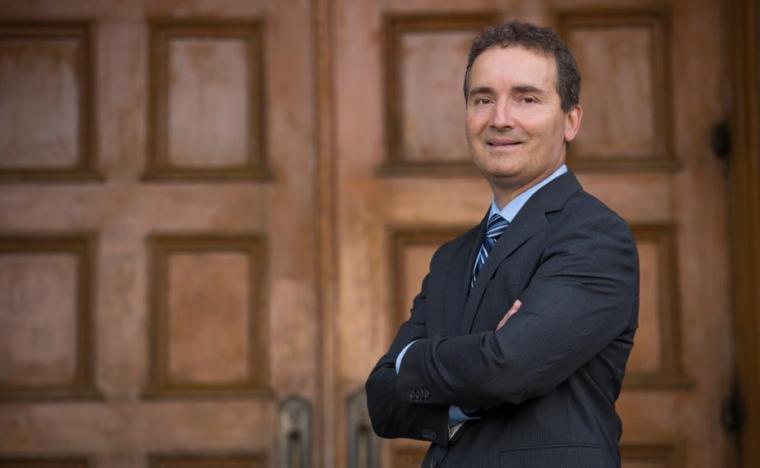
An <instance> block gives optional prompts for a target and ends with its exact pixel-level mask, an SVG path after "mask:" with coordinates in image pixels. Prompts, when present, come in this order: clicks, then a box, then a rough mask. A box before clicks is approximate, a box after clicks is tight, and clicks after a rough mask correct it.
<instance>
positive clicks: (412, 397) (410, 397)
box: [409, 390, 415, 400]
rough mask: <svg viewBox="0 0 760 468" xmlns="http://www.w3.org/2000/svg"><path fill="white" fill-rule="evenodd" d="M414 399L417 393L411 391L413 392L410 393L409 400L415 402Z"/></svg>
mask: <svg viewBox="0 0 760 468" xmlns="http://www.w3.org/2000/svg"><path fill="white" fill-rule="evenodd" d="M414 397H415V393H414V390H411V391H410V392H409V399H410V400H414V399H415V398H414Z"/></svg>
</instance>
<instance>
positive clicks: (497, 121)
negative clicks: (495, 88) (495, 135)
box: [491, 99, 513, 128]
mask: <svg viewBox="0 0 760 468" xmlns="http://www.w3.org/2000/svg"><path fill="white" fill-rule="evenodd" d="M493 112H494V113H493V117H492V118H491V126H492V127H494V128H511V127H512V126H513V120H512V106H511V104H510V102H509V100H508V99H499V100H498V101H497V102H496V105H495V106H494V111H493Z"/></svg>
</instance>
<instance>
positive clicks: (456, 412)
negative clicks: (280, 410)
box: [396, 164, 567, 426]
mask: <svg viewBox="0 0 760 468" xmlns="http://www.w3.org/2000/svg"><path fill="white" fill-rule="evenodd" d="M566 172H567V166H566V165H564V164H563V165H561V166H560V167H559V168H557V170H556V171H554V172H552V174H551V175H550V176H549V177H547V178H545V179H543V180H542V181H541V182H539V183H537V184H536V185H534V186H532V187H531V188H529V189H528V190H526V191H524V192H523V193H521V194H520V195H518V196H516V197H515V198H513V199H512V200H511V201H510V202H509V203H507V205H506V206H505V207H504V208H502V209H499V205H497V204H496V198H494V199H492V200H491V211H490V212H489V213H488V219H491V216H493V215H494V214H496V213H498V214H499V215H500V216H501V217H502V218H504V219H506V220H507V221H508V222H509V223H512V220H513V219H515V216H517V213H519V212H520V210H521V209H522V207H523V206H524V205H525V204H526V203H527V202H528V200H530V197H532V196H533V194H535V193H536V192H538V191H539V190H540V189H541V188H542V187H543V186H544V185H546V184H548V183H549V182H551V181H552V180H554V179H556V178H557V177H559V176H561V175H562V174H564V173H566ZM507 229H509V227H507ZM415 341H417V340H414V341H412V342H411V343H409V344H408V345H406V346H404V349H402V350H401V352H400V353H398V357H396V375H398V373H399V371H400V370H401V361H402V359H404V354H406V352H407V351H408V350H409V348H410V347H411V346H412V345H413V344H414V342H415ZM476 410H477V409H473V410H472V411H470V409H469V408H468V411H466V412H465V411H463V410H462V408H460V407H458V406H456V405H451V406H449V426H454V425H456V424H459V423H460V422H463V421H467V420H470V419H478V418H477V417H476V416H470V415H468V414H467V413H468V412H469V413H472V412H474V411H476Z"/></svg>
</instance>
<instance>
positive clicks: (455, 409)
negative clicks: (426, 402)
mask: <svg viewBox="0 0 760 468" xmlns="http://www.w3.org/2000/svg"><path fill="white" fill-rule="evenodd" d="M468 409H469V408H468ZM472 419H480V418H479V417H477V416H470V415H469V414H467V412H465V410H463V409H462V408H460V407H459V406H456V405H451V406H449V427H451V426H456V425H457V424H459V423H462V422H465V421H470V420H472Z"/></svg>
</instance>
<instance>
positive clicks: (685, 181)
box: [335, 0, 735, 468]
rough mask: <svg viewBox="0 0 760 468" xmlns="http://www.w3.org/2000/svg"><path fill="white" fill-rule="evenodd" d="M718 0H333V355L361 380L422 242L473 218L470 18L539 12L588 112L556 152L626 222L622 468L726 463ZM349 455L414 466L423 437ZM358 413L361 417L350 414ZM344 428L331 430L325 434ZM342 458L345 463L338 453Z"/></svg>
mask: <svg viewBox="0 0 760 468" xmlns="http://www.w3.org/2000/svg"><path fill="white" fill-rule="evenodd" d="M722 15H723V11H722V10H721V8H720V5H718V4H716V2H710V1H706V0H705V1H696V2H693V1H690V2H686V1H683V0H674V1H672V2H648V1H632V2H612V1H595V2H591V3H589V2H572V1H569V0H568V1H559V0H557V1H551V2H528V1H525V2H511V3H510V6H509V7H508V8H507V7H504V6H503V5H502V4H501V3H499V2H493V1H488V0H471V1H468V2H466V3H465V4H463V3H462V2H446V1H444V2H438V1H436V2H433V1H428V0H419V1H413V2H408V1H393V0H391V1H387V2H375V1H371V0H363V1H355V0H350V1H349V0H337V2H336V26H335V31H336V40H335V48H336V59H335V61H336V66H335V83H336V86H335V88H336V90H338V91H337V92H336V97H335V108H336V111H335V115H336V120H335V121H336V124H335V125H336V147H337V152H336V158H337V165H338V170H337V172H338V184H337V200H338V202H337V203H338V205H337V206H338V209H337V236H338V238H339V239H340V242H339V255H338V256H339V258H340V274H339V278H340V279H339V309H338V313H339V318H338V320H337V324H338V326H339V334H340V339H339V343H340V349H339V352H338V356H339V370H338V374H339V375H340V376H343V378H342V379H341V384H342V385H341V389H340V390H342V391H343V395H351V394H352V393H351V392H353V391H356V390H357V389H360V387H361V384H362V383H363V381H364V379H365V378H366V375H367V372H368V371H369V370H370V369H371V367H372V365H374V363H375V362H376V360H377V359H378V357H379V356H380V355H382V353H384V352H385V350H386V349H387V347H388V345H389V343H390V341H391V339H392V337H393V336H394V334H395V332H396V329H397V327H398V325H399V323H400V322H401V321H402V320H404V319H405V317H406V316H407V314H408V313H409V312H408V311H409V308H410V304H411V299H412V298H413V296H414V295H415V294H416V293H417V291H418V290H419V287H420V282H421V279H422V277H423V275H424V274H425V272H426V271H427V263H428V261H429V258H430V256H431V254H432V252H433V251H434V250H435V248H436V247H437V246H438V245H440V244H441V243H442V242H443V241H444V240H446V239H450V238H452V237H453V236H455V235H456V234H457V233H460V232H463V231H464V230H465V229H466V228H468V227H469V226H471V225H473V224H475V223H477V222H478V221H479V220H480V219H481V217H482V216H483V214H484V213H485V211H486V209H487V207H488V204H489V202H490V197H491V195H490V190H489V188H488V186H487V184H486V183H485V182H484V181H483V179H482V178H481V177H480V175H479V174H477V173H476V171H475V170H474V168H473V166H472V165H471V163H470V162H469V156H468V153H467V148H466V146H465V140H464V131H463V118H464V102H463V97H462V94H461V93H462V91H461V83H462V76H463V71H464V68H465V64H466V54H467V50H468V47H469V42H470V40H471V38H472V37H473V35H474V34H475V33H476V31H478V30H479V29H481V28H482V27H483V26H486V25H488V24H492V23H498V22H502V21H505V20H507V19H511V18H519V19H522V20H527V21H532V22H536V23H539V24H543V25H551V26H553V27H555V28H557V29H558V30H560V32H561V34H562V35H563V37H564V38H565V39H566V40H567V42H568V43H569V45H570V47H571V49H572V50H573V51H574V53H575V55H576V57H577V59H578V62H579V65H580V68H581V72H582V75H583V86H582V88H583V89H582V93H581V104H582V105H583V106H584V108H585V113H584V122H583V125H582V127H581V132H580V136H579V138H578V139H577V141H576V142H574V143H573V145H572V149H571V152H570V155H569V166H570V168H571V169H572V170H574V171H575V172H576V174H577V175H578V176H579V178H580V180H581V182H582V184H583V185H584V186H585V188H586V190H588V191H589V192H591V193H593V194H595V195H597V196H598V197H599V198H601V199H602V200H603V201H605V202H606V203H607V204H608V205H610V206H611V207H612V208H613V209H614V210H616V211H617V212H619V213H620V214H621V215H622V216H623V217H624V218H625V219H626V220H627V221H628V222H629V223H630V225H631V228H632V230H633V232H634V234H635V236H636V239H637V243H638V246H639V254H640V261H641V309H640V328H639V330H638V333H637V336H636V340H635V346H634V350H633V354H632V356H631V359H630V362H629V365H628V371H627V374H626V379H625V385H624V390H623V393H622V395H621V397H620V399H619V401H618V404H617V408H618V412H619V413H620V415H621V417H622V420H623V437H622V441H621V450H622V457H623V466H624V467H626V468H634V467H635V468H644V467H647V468H649V467H668V468H682V467H688V468H702V467H704V468H708V467H717V466H723V467H730V466H734V456H735V454H734V449H733V446H732V440H731V438H730V436H729V435H728V434H727V433H726V432H725V431H724V430H723V428H722V425H721V410H722V406H723V399H724V398H725V397H727V396H728V395H729V394H730V391H731V381H732V346H733V345H732V336H731V328H730V327H731V323H732V319H731V310H730V302H729V293H728V275H727V238H726V228H725V226H726V213H725V206H724V205H725V191H726V187H725V179H724V171H725V168H724V166H723V164H722V163H721V161H720V160H719V159H718V158H716V156H715V155H714V154H713V151H712V150H711V147H710V144H709V141H710V135H711V131H712V128H713V126H714V125H715V124H716V123H719V122H720V121H721V119H723V118H725V116H726V110H725V109H724V106H725V105H726V101H725V100H724V99H722V98H721V96H722V94H723V85H722V81H723V79H724V78H725V76H724V75H725V70H724V63H723V62H722V61H721V55H720V54H721V51H722V49H721V47H722V46H721V38H722V36H721V25H722V23H721V18H722ZM356 414H357V413H356V412H355V411H354V412H351V411H349V415H348V421H349V423H348V426H347V429H346V431H347V432H348V437H347V440H348V444H349V445H348V447H347V450H346V451H347V453H349V454H350V455H351V454H353V455H351V456H353V457H354V459H349V464H348V466H371V464H370V463H369V462H367V461H366V459H364V458H362V456H364V455H363V454H370V455H371V454H373V453H374V452H375V451H377V452H378V453H379V455H380V456H381V457H382V463H381V466H385V467H412V466H419V462H420V460H421V459H422V455H423V453H424V450H425V446H426V444H422V443H416V442H412V441H404V440H396V441H387V442H378V445H376V446H373V445H371V444H369V445H368V447H366V448H364V449H363V450H360V449H358V448H356V447H355V446H352V445H351V444H359V443H360V442H361V441H362V440H366V439H363V438H362V437H359V436H355V437H351V433H352V432H357V431H360V430H362V427H363V426H362V424H361V421H358V420H357V421H354V420H352V417H356V418H359V416H356ZM365 424H366V422H365ZM340 440H341V438H340V437H339V441H340ZM340 466H344V465H340Z"/></svg>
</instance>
